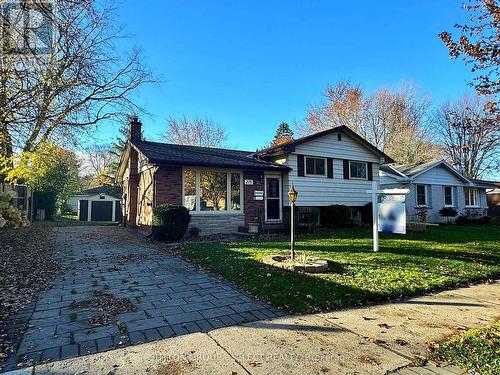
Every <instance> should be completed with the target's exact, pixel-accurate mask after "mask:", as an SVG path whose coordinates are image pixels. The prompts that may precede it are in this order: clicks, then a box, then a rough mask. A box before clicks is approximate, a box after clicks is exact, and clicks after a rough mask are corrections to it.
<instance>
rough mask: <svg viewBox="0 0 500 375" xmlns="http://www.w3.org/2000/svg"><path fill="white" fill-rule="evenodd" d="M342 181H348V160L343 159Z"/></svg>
mask: <svg viewBox="0 0 500 375" xmlns="http://www.w3.org/2000/svg"><path fill="white" fill-rule="evenodd" d="M344 179H345V180H348V179H349V160H346V159H344Z"/></svg>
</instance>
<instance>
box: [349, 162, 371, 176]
mask: <svg viewBox="0 0 500 375" xmlns="http://www.w3.org/2000/svg"><path fill="white" fill-rule="evenodd" d="M349 178H352V179H359V180H368V163H366V162H362V161H349Z"/></svg>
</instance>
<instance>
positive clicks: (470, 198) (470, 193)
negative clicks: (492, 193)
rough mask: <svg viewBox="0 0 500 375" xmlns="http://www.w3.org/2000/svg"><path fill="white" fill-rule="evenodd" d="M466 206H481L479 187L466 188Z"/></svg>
mask: <svg viewBox="0 0 500 375" xmlns="http://www.w3.org/2000/svg"><path fill="white" fill-rule="evenodd" d="M464 193H465V206H466V207H479V191H478V190H477V189H464Z"/></svg>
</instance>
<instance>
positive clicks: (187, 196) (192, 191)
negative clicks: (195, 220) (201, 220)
mask: <svg viewBox="0 0 500 375" xmlns="http://www.w3.org/2000/svg"><path fill="white" fill-rule="evenodd" d="M184 207H186V208H187V209H188V210H189V211H194V210H195V209H196V171H195V170H194V169H186V170H185V171H184Z"/></svg>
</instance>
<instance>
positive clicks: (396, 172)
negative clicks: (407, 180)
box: [379, 164, 407, 177]
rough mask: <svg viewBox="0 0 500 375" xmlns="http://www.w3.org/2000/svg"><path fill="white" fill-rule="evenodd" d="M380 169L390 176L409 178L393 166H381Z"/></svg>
mask: <svg viewBox="0 0 500 375" xmlns="http://www.w3.org/2000/svg"><path fill="white" fill-rule="evenodd" d="M379 169H380V170H381V171H382V172H386V173H390V174H393V175H397V176H400V177H407V176H404V175H403V174H402V173H401V172H399V170H397V169H396V168H394V167H393V166H391V165H388V164H383V165H380V166H379Z"/></svg>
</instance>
